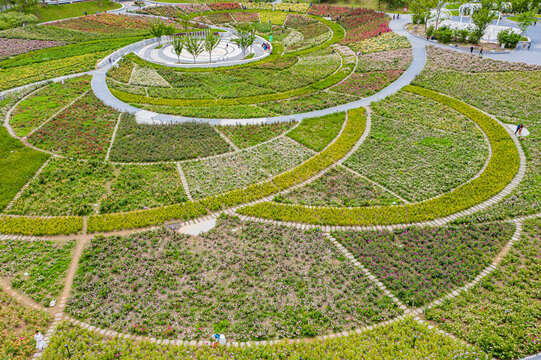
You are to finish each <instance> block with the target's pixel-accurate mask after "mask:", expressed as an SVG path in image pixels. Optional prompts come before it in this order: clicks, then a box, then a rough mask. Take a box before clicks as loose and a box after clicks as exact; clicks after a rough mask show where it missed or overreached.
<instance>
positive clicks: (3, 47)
mask: <svg viewBox="0 0 541 360" xmlns="http://www.w3.org/2000/svg"><path fill="white" fill-rule="evenodd" d="M60 45H64V42H62V41H44V40H26V39H6V38H0V59H3V58H5V57H8V56H13V55H19V54H24V53H27V52H29V51H34V50H39V49H45V48H49V47H53V46H60Z"/></svg>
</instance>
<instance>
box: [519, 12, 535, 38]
mask: <svg viewBox="0 0 541 360" xmlns="http://www.w3.org/2000/svg"><path fill="white" fill-rule="evenodd" d="M536 21H537V18H536V17H535V9H534V10H530V11H526V12H523V13H522V14H520V15H519V16H518V27H519V28H520V30H521V31H522V33H521V34H522V35H524V33H525V32H526V29H527V28H528V27H530V26H531V25H533V23H534V22H536Z"/></svg>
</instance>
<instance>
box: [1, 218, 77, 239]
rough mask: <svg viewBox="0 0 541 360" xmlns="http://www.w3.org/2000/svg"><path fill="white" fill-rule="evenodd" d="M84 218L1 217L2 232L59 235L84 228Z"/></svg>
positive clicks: (72, 232)
mask: <svg viewBox="0 0 541 360" xmlns="http://www.w3.org/2000/svg"><path fill="white" fill-rule="evenodd" d="M82 228H83V218H81V217H75V216H68V217H51V218H31V217H23V216H21V217H12V216H5V217H4V216H2V217H0V234H19V235H36V236H38V235H59V234H74V233H77V232H79V231H80V230H82Z"/></svg>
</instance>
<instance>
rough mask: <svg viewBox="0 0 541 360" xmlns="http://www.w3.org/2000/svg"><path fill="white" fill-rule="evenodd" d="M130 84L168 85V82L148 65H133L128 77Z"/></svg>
mask: <svg viewBox="0 0 541 360" xmlns="http://www.w3.org/2000/svg"><path fill="white" fill-rule="evenodd" d="M130 84H133V85H142V86H157V87H170V86H171V85H169V83H168V82H167V81H165V80H164V78H162V77H161V76H160V74H158V72H157V71H156V70H155V69H153V68H150V67H141V66H139V65H135V67H134V68H133V71H132V75H131V78H130Z"/></svg>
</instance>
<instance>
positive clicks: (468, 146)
mask: <svg viewBox="0 0 541 360" xmlns="http://www.w3.org/2000/svg"><path fill="white" fill-rule="evenodd" d="M374 110H375V113H374V115H373V117H372V123H373V126H372V131H371V132H370V135H369V137H368V138H367V140H366V141H365V142H364V143H363V145H362V146H361V147H360V148H359V150H357V151H356V152H355V153H354V154H353V155H352V156H351V157H350V158H349V159H348V160H346V165H347V166H348V167H350V168H352V169H354V170H356V171H358V172H359V173H361V174H363V175H365V176H367V177H368V178H370V179H372V180H374V181H376V182H378V183H379V184H382V185H383V186H385V187H386V188H388V189H390V190H392V191H394V192H396V193H397V194H399V195H400V196H402V197H404V198H405V199H408V200H414V201H419V200H424V199H428V198H431V197H433V196H436V195H440V194H442V193H444V192H447V191H449V190H451V189H453V188H455V187H457V186H459V185H461V184H463V183H464V182H466V181H468V180H469V179H471V178H472V177H474V176H475V174H477V173H478V172H479V171H480V170H481V169H482V168H483V165H484V164H485V161H486V159H487V157H488V147H487V144H486V142H485V140H484V138H483V136H482V133H481V132H480V131H479V130H478V129H477V128H476V127H475V125H474V124H473V123H472V122H471V121H469V120H468V119H467V118H466V117H465V116H463V115H461V114H459V113H458V112H456V111H454V110H453V109H451V108H448V107H447V106H445V105H442V104H438V103H436V102H435V101H433V100H430V99H426V98H423V97H420V96H418V95H413V94H407V93H404V92H400V93H398V94H396V95H393V96H390V97H388V98H386V99H385V100H383V101H381V102H378V103H375V104H374Z"/></svg>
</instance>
